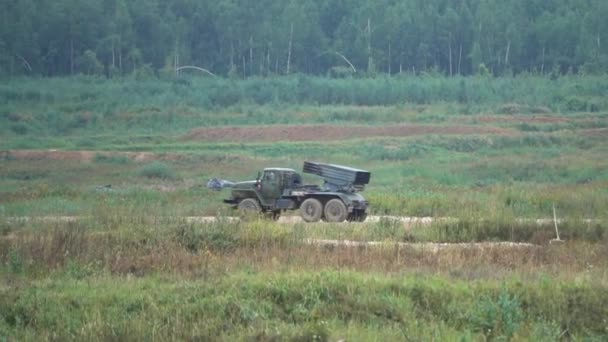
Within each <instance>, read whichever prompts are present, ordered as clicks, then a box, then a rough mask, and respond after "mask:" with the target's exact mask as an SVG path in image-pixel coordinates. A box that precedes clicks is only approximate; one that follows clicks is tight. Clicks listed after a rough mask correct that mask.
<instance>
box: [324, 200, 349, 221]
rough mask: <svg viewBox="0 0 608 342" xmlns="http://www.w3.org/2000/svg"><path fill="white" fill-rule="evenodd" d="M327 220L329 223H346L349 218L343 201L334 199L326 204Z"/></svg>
mask: <svg viewBox="0 0 608 342" xmlns="http://www.w3.org/2000/svg"><path fill="white" fill-rule="evenodd" d="M324 213H325V220H326V221H327V222H344V220H346V217H347V216H348V211H346V205H344V202H342V200H339V199H337V198H334V199H332V200H329V201H328V202H327V203H326V204H325V211H324Z"/></svg>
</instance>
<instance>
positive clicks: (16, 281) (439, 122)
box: [0, 76, 608, 341]
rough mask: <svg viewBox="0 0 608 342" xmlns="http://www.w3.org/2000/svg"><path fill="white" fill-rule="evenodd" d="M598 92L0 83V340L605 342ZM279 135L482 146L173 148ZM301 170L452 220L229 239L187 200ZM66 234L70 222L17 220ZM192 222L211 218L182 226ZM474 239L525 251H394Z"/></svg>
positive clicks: (509, 83) (453, 83) (541, 85)
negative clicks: (298, 128) (319, 128)
mask: <svg viewBox="0 0 608 342" xmlns="http://www.w3.org/2000/svg"><path fill="white" fill-rule="evenodd" d="M607 89H608V83H606V80H605V78H601V77H595V76H567V77H561V78H558V79H555V80H551V79H544V78H540V77H535V76H518V77H515V78H483V77H469V78H453V79H448V78H437V77H415V78H414V77H407V78H378V79H354V80H352V79H346V80H329V79H322V78H315V77H304V76H294V77H286V78H277V79H249V80H245V81H230V80H223V79H218V80H208V79H185V80H182V81H179V82H168V81H158V80H154V81H140V82H136V81H134V80H127V79H124V80H115V81H108V80H105V79H96V78H87V77H75V78H56V79H15V80H10V81H8V82H6V83H5V84H3V85H1V86H0V149H1V151H0V341H2V340H5V339H6V340H56V339H60V340H106V339H109V340H115V339H119V340H120V339H127V340H132V339H145V340H155V339H156V340H171V339H192V340H195V339H199V340H226V341H233V340H245V341H275V340H295V341H298V340H299V341H311V340H315V339H316V340H320V341H323V340H328V341H335V340H339V339H346V340H349V341H357V340H362V341H367V340H374V339H376V340H404V339H405V340H408V339H409V340H465V341H469V340H509V339H512V340H547V341H550V340H556V339H560V338H566V339H573V340H583V339H589V340H604V339H606V338H607V334H608V330H606V329H607V326H606V322H605V320H604V317H606V316H608V312H606V309H605V308H607V307H608V303H607V301H608V297H607V293H608V292H607V291H606V283H607V278H606V276H607V274H606V272H605V270H606V269H607V267H608V265H607V264H606V262H607V261H606V260H608V249H606V246H607V244H606V241H607V239H608V233H607V229H608V226H607V222H608V216H606V215H608V212H607V211H606V203H608V186H606V185H607V184H608V162H607V161H606V158H605V156H606V155H607V154H608V145H607V144H606V134H605V131H603V129H605V128H606V127H608V103H607V102H606V100H605V92H606V90H607ZM521 118H525V120H522V119H521ZM287 123H288V124H296V125H298V124H312V123H317V124H318V123H321V124H333V125H336V127H340V126H344V125H354V124H357V125H393V124H406V125H410V124H424V125H431V126H459V125H468V126H473V127H476V128H484V129H487V128H492V129H496V130H497V131H498V132H500V133H496V134H477V135H457V134H456V135H421V136H410V137H373V138H362V137H352V139H349V140H343V141H323V142H317V141H278V142H238V141H237V142H231V141H226V142H216V141H209V142H207V141H195V140H188V139H184V135H185V134H186V133H187V132H189V131H190V130H191V129H193V128H196V127H204V126H209V127H214V126H223V125H235V124H238V125H266V124H287ZM8 149H17V150H20V149H43V150H46V149H58V150H67V151H78V150H87V151H92V152H90V153H89V154H88V155H89V157H87V158H86V159H83V160H80V159H78V158H74V157H69V156H68V157H62V156H61V155H59V156H57V155H53V154H52V153H50V152H42V153H41V154H38V155H34V156H30V157H28V158H22V157H16V156H14V155H12V154H11V153H9V152H6V151H4V150H8ZM134 151H139V152H146V154H142V153H140V154H133V153H126V152H134ZM303 160H319V161H325V162H332V163H338V164H345V165H352V166H355V167H359V168H364V169H368V170H370V171H372V180H371V183H370V184H369V186H368V187H367V188H366V190H365V192H364V193H363V194H364V196H365V197H366V198H367V199H368V200H369V201H370V202H371V213H372V214H377V215H385V214H386V215H406V216H432V217H435V218H441V217H451V218H452V220H441V219H440V220H437V221H435V222H434V223H433V224H431V225H418V224H410V225H407V227H406V226H405V225H404V224H403V223H401V222H397V221H395V220H392V219H390V218H385V219H382V220H381V221H380V222H377V223H373V222H372V223H364V224H357V225H341V224H323V223H320V224H303V223H298V224H278V223H275V222H272V221H265V220H253V221H251V222H241V223H235V222H232V221H230V220H228V219H226V218H225V216H231V215H234V213H233V212H232V211H230V210H229V209H228V208H226V206H225V205H224V204H223V203H222V199H223V198H225V197H226V196H227V193H226V192H214V191H210V190H208V189H206V188H205V186H204V185H205V184H206V182H207V180H208V179H209V178H213V177H222V178H225V179H231V180H248V179H253V178H254V177H255V175H256V174H257V172H258V170H260V169H262V168H264V167H268V166H284V167H292V168H295V169H300V168H301V165H302V161H303ZM305 180H306V181H307V182H316V183H319V182H321V181H320V180H319V179H317V178H315V177H313V176H305ZM107 185H111V187H107ZM100 186H101V187H100ZM554 207H555V208H556V212H557V216H558V218H559V219H560V220H561V221H560V222H559V230H560V235H561V237H562V239H565V240H566V241H567V242H566V243H564V244H562V245H550V244H549V241H550V240H551V239H553V238H554V237H555V228H554V226H553V222H552V221H551V220H549V221H545V222H541V223H537V222H536V221H535V220H536V219H538V218H545V219H548V218H552V214H553V208H554ZM293 214H297V213H293ZM64 215H65V216H80V217H81V219H80V220H79V221H76V222H64V221H44V220H37V219H36V218H37V217H40V216H64ZM208 215H212V216H215V215H219V216H220V220H219V221H218V222H215V223H193V222H191V221H188V220H186V219H185V218H184V217H186V216H208ZM20 216H27V217H32V218H34V220H30V221H27V220H25V221H14V219H13V218H14V217H20ZM588 219H591V220H588ZM305 239H338V240H343V239H347V240H356V241H384V242H385V243H386V244H385V245H383V246H379V247H373V248H363V247H361V248H346V247H343V246H342V247H340V246H337V247H331V246H324V247H321V246H311V245H307V244H305V243H303V241H304V240H305ZM492 241H514V242H531V243H534V244H536V246H535V247H533V248H526V249H523V250H518V249H502V248H489V249H466V248H464V249H463V248H460V247H455V248H447V249H441V250H436V251H435V250H433V249H432V248H426V247H425V248H422V249H420V248H417V247H412V246H401V245H398V244H396V242H411V243H424V242H457V243H463V242H492ZM418 246H419V245H418ZM423 246H424V245H423Z"/></svg>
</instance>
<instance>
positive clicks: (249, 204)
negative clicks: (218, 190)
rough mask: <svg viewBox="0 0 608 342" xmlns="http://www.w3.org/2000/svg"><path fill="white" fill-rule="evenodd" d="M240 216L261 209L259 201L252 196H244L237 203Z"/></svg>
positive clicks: (257, 211) (255, 212)
mask: <svg viewBox="0 0 608 342" xmlns="http://www.w3.org/2000/svg"><path fill="white" fill-rule="evenodd" d="M237 209H238V210H239V213H240V216H241V217H247V216H251V215H257V214H259V213H260V212H261V211H262V207H261V206H260V203H259V202H258V201H257V200H256V199H253V198H245V199H243V200H241V201H240V202H239V204H238V205H237Z"/></svg>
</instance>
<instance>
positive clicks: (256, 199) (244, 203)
mask: <svg viewBox="0 0 608 342" xmlns="http://www.w3.org/2000/svg"><path fill="white" fill-rule="evenodd" d="M302 171H303V172H304V173H308V174H313V175H317V176H320V177H322V178H323V180H324V183H323V185H322V186H319V185H306V184H302V177H301V176H300V174H298V173H297V172H296V171H295V170H293V169H287V168H278V167H274V168H266V169H264V172H263V173H258V177H257V178H256V180H253V181H247V182H239V183H234V182H230V181H224V180H219V179H212V180H210V181H209V183H208V184H207V186H208V187H209V188H212V189H215V190H220V189H222V188H226V187H229V188H231V196H230V198H229V199H226V200H224V202H225V203H228V204H230V205H232V206H233V207H234V208H236V209H239V210H240V211H241V212H255V213H264V214H266V215H269V216H271V217H273V218H275V219H278V218H279V216H280V215H281V213H282V212H283V211H286V210H297V209H299V210H300V216H302V219H303V220H304V221H306V222H318V221H320V220H324V221H326V222H343V221H346V220H347V221H355V222H363V221H365V219H366V218H367V209H368V206H369V203H368V201H366V200H365V198H363V196H361V194H359V192H361V191H363V190H364V189H365V185H367V184H368V183H369V180H370V176H371V173H370V172H368V171H365V170H359V169H355V168H351V167H348V166H341V165H334V164H324V163H316V162H304V167H303V170H302Z"/></svg>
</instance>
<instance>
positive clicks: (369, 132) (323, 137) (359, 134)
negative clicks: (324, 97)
mask: <svg viewBox="0 0 608 342" xmlns="http://www.w3.org/2000/svg"><path fill="white" fill-rule="evenodd" d="M508 132H509V131H508V130H506V129H502V128H495V127H478V126H465V125H460V126H436V125H391V126H336V125H300V126H289V125H273V126H232V127H206V128H197V129H194V130H192V131H191V132H190V133H188V134H187V135H186V136H185V137H184V139H185V140H197V141H238V142H246V141H258V142H270V141H330V140H348V139H359V138H369V137H405V136H412V135H425V134H461V135H466V134H507V133H508Z"/></svg>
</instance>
